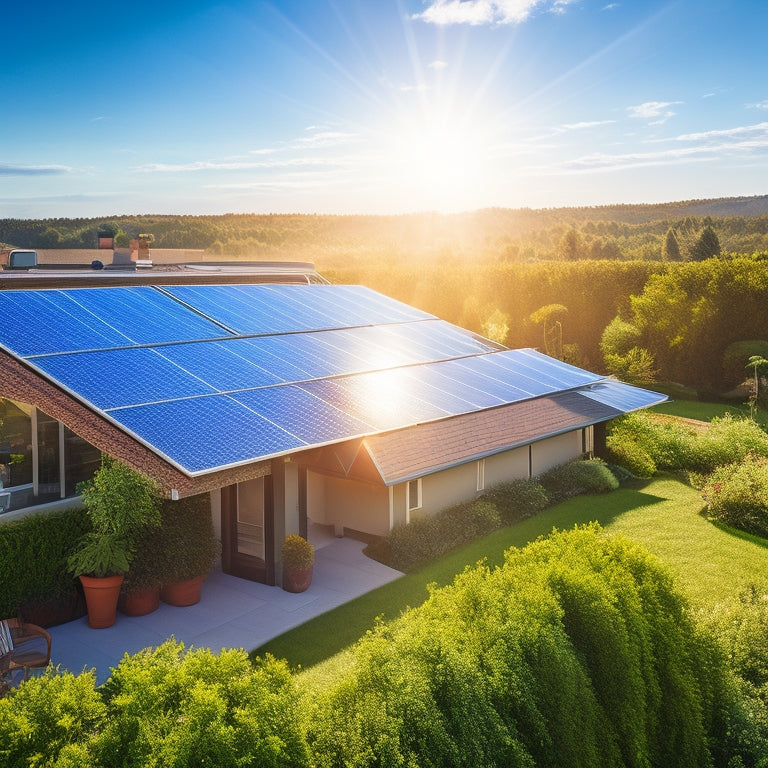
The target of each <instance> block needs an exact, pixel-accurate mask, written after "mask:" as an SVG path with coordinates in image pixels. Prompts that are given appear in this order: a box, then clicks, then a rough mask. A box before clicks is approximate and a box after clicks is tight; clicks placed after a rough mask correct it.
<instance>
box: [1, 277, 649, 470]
mask: <svg viewBox="0 0 768 768" xmlns="http://www.w3.org/2000/svg"><path fill="white" fill-rule="evenodd" d="M0 316H2V317H3V318H5V319H6V320H5V322H4V323H2V324H1V327H0V346H2V347H3V348H4V349H5V350H6V351H8V352H10V353H11V354H14V355H16V356H18V357H20V358H22V359H24V360H25V361H26V363H27V364H28V365H30V366H33V367H34V368H36V369H37V370H38V371H39V372H40V373H42V374H43V375H44V376H46V377H47V378H48V379H50V380H51V381H53V382H55V383H56V384H58V385H59V386H61V387H63V388H64V389H66V390H67V391H69V392H70V393H72V394H73V395H75V396H76V397H78V398H79V399H81V400H82V401H84V402H85V403H86V404H88V405H89V406H90V407H92V408H93V409H95V410H97V411H99V412H101V413H103V414H104V415H106V416H107V417H108V418H109V419H111V420H112V421H114V422H116V423H117V424H118V425H120V426H121V427H122V428H124V429H126V430H127V431H128V432H130V433H131V434H133V435H134V436H135V437H137V438H138V439H139V440H141V441H142V442H143V443H145V444H146V445H148V446H149V447H150V448H152V449H153V450H155V451H157V452H159V453H160V454H161V455H163V456H164V457H165V458H166V459H168V460H169V461H171V462H172V463H173V464H175V465H176V466H178V467H179V468H180V469H182V470H183V471H184V472H186V473H188V474H190V475H196V474H201V473H205V472H210V471H214V470H216V469H221V468H224V467H230V466H235V465H238V464H242V463H247V462H251V461H255V460H257V459H261V458H268V457H271V456H277V455H281V454H285V453H289V452H292V451H295V450H297V449H301V448H305V447H309V446H318V445H324V444H328V443H333V442H338V441H342V440H347V439H351V438H354V437H361V436H364V435H369V434H373V433H377V432H381V431H384V430H390V429H396V428H401V427H404V426H410V425H413V424H418V423H422V422H427V421H433V420H437V419H443V418H447V417H450V416H456V415H460V414H464V413H470V412H472V411H476V410H482V409H485V408H492V407H496V406H500V405H505V404H509V403H514V402H519V401H521V400H525V399H530V398H533V397H540V396H546V395H550V394H553V393H557V392H562V391H566V390H571V389H576V388H584V387H590V386H592V385H598V384H599V383H600V382H601V381H602V377H601V376H598V375H596V374H592V373H589V372H587V371H584V370H582V369H579V368H576V367H574V366H571V365H568V364H566V363H563V362H561V361H559V360H553V359H552V358H549V357H547V356H545V355H542V354H540V353H538V352H535V351H534V350H505V349H501V348H499V347H498V346H497V345H495V344H493V343H492V342H489V341H488V340H485V339H481V338H479V337H477V336H475V335H473V334H471V333H469V332H467V331H464V330H461V329H459V328H456V327H455V326H452V325H450V324H449V323H446V322H443V321H441V320H438V319H437V318H435V317H434V316H432V315H429V314H427V313H425V312H421V311H420V310H417V309H414V308H413V307H409V306H407V305H404V304H402V303H400V302H397V301H394V300H392V299H389V298H387V297H385V296H382V295H381V294H378V293H375V292H374V291H371V290H369V289H366V288H362V287H359V286H331V285H311V286H310V285H306V286H305V285H274V284H268V285H264V284H248V285H195V286H193V285H180V286H165V287H158V286H132V287H106V288H73V289H67V290H49V289H46V290H25V291H4V292H0ZM599 386H601V387H605V386H607V389H603V390H601V389H598V388H595V389H594V390H592V391H593V392H595V393H596V394H595V395H594V397H596V398H597V397H598V396H599V397H601V398H605V399H606V400H601V402H602V401H610V403H611V405H615V404H617V403H618V405H616V407H618V408H619V409H620V410H622V409H623V410H631V409H633V408H634V407H643V405H637V403H638V402H642V403H645V400H647V399H648V397H647V396H644V395H638V394H637V393H638V392H644V391H643V390H636V389H635V388H632V387H629V388H627V387H626V385H623V386H624V389H621V388H616V387H614V386H612V385H610V386H609V385H604V384H599ZM647 395H652V396H654V397H655V398H656V400H655V402H658V401H659V400H661V399H663V396H658V395H656V394H655V393H647ZM644 397H645V400H644V399H643V398H644ZM622 403H623V404H624V405H628V406H630V407H624V408H622Z"/></svg>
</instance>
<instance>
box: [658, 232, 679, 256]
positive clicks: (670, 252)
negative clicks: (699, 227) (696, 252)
mask: <svg viewBox="0 0 768 768" xmlns="http://www.w3.org/2000/svg"><path fill="white" fill-rule="evenodd" d="M661 258H662V260H663V261H680V259H681V256H680V243H678V242H677V235H675V230H674V229H672V227H670V228H669V229H668V230H667V234H666V236H665V237H664V245H663V246H662V249H661Z"/></svg>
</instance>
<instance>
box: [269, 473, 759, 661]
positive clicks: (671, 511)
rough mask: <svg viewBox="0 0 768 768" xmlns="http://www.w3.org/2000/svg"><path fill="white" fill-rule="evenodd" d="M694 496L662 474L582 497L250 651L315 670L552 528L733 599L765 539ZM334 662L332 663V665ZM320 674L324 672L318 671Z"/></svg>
mask: <svg viewBox="0 0 768 768" xmlns="http://www.w3.org/2000/svg"><path fill="white" fill-rule="evenodd" d="M702 508H703V502H702V500H701V497H700V496H699V494H698V493H697V492H696V491H695V490H693V489H692V488H690V487H689V486H687V485H685V484H684V483H682V482H680V481H678V480H676V479H674V478H672V477H664V476H659V477H657V478H654V479H653V480H650V481H648V482H645V483H641V482H636V483H634V484H633V485H632V486H631V487H630V486H627V487H622V488H620V489H619V490H618V491H614V492H613V493H610V494H605V495H599V496H579V497H577V498H575V499H570V500H569V501H566V502H564V503H562V504H559V505H557V506H555V507H551V508H550V509H547V510H545V511H544V512H542V513H541V514H539V515H537V516H536V517H533V518H530V519H528V520H524V521H522V522H520V523H518V524H516V525H513V526H509V527H507V528H503V529H501V530H499V531H495V532H494V533H492V534H490V535H489V536H485V537H484V538H482V539H478V540H477V541H474V542H472V543H471V544H468V545H467V546H465V547H462V548H461V549H458V550H456V551H454V552H451V553H450V554H448V555H446V556H445V557H442V558H440V559H439V560H438V561H436V562H433V563H430V564H429V565H427V566H425V567H423V568H421V569H420V570H418V571H415V572H413V573H410V574H407V575H405V576H403V577H402V578H400V579H398V580H396V581H394V582H391V583H389V584H387V585H385V586H383V587H380V588H379V589H377V590H374V591H373V592H369V593H368V594H366V595H363V596H362V597H359V598H357V599H356V600H353V601H351V602H349V603H346V604H344V605H342V606H340V607H338V608H336V609H335V610H333V611H330V612H328V613H326V614H323V615H322V616H318V617H317V618H315V619H313V620H311V621H309V622H307V623H305V624H302V625H301V626H299V627H297V628H295V629H293V630H291V631H290V632H287V633H285V634H283V635H281V636H280V637H277V638H275V639H273V640H271V641H270V642H268V643H266V644H265V645H263V646H261V647H260V648H258V649H256V650H255V651H254V654H255V655H262V654H264V653H267V652H268V653H271V654H273V655H274V656H277V657H278V658H285V659H287V660H288V662H289V664H290V665H291V666H292V667H297V666H301V667H302V668H305V669H306V668H308V667H313V666H314V665H319V664H320V663H321V662H323V661H325V660H326V659H331V658H332V657H336V663H338V660H339V659H343V658H344V656H343V655H342V656H339V657H337V654H343V652H344V650H345V649H346V648H347V647H348V646H350V645H352V644H353V643H354V642H355V641H356V640H358V639H359V638H360V637H362V636H363V635H364V634H365V632H366V631H367V630H368V629H370V628H371V627H373V626H374V624H375V622H376V619H377V618H378V617H381V618H382V619H384V620H388V619H393V618H395V617H397V616H398V615H399V614H400V613H401V612H402V611H404V610H406V609H407V608H408V607H409V606H410V607H415V606H417V605H420V604H421V603H422V602H424V600H426V598H427V597H428V588H427V586H428V585H429V584H431V583H434V584H437V585H438V586H440V585H444V584H448V583H450V582H452V581H453V579H454V577H455V576H456V574H458V573H460V572H461V571H462V570H464V568H465V567H467V566H471V565H474V564H475V563H477V562H478V561H479V560H482V559H486V560H487V562H488V563H489V564H490V565H499V564H501V563H502V562H503V558H504V551H505V550H507V549H508V548H509V547H513V546H514V547H522V546H525V545H526V544H527V543H528V542H530V541H532V540H534V539H536V538H537V537H539V536H542V535H546V534H549V533H550V532H551V531H552V529H553V528H557V529H569V528H573V526H574V525H582V524H584V523H588V522H591V521H593V520H596V521H597V522H599V523H600V524H601V525H602V526H603V527H604V528H605V529H606V531H607V532H609V533H622V534H625V535H626V536H628V537H629V538H631V539H633V540H634V541H637V542H639V543H640V544H642V545H644V546H645V547H646V548H647V549H649V550H650V551H651V552H652V553H653V554H655V555H656V556H657V557H659V558H660V559H661V560H662V561H663V562H664V563H666V564H667V566H668V567H669V568H670V570H671V571H672V573H673V575H674V577H675V579H676V582H677V584H678V587H679V589H680V590H681V591H682V592H683V593H684V594H685V595H686V596H687V597H688V599H689V601H690V602H691V605H692V607H693V608H708V607H711V606H713V605H716V604H718V603H722V602H726V601H728V600H731V599H733V598H734V597H735V596H736V595H737V594H738V593H739V591H740V590H741V589H742V588H743V587H745V586H746V585H747V584H749V583H751V582H755V581H758V580H760V579H764V578H765V574H768V542H767V541H764V540H761V539H757V538H754V537H745V536H743V535H741V534H739V533H737V532H735V531H731V530H729V529H725V528H722V527H718V526H715V525H713V524H712V523H710V522H709V521H708V520H706V519H705V518H704V517H703V516H702V515H701V514H700V512H701V510H702ZM333 663H334V662H331V664H333ZM318 674H322V673H321V672H320V670H318Z"/></svg>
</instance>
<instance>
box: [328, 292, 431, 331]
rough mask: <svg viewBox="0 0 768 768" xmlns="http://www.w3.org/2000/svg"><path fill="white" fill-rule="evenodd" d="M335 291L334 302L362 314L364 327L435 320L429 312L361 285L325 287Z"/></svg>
mask: <svg viewBox="0 0 768 768" xmlns="http://www.w3.org/2000/svg"><path fill="white" fill-rule="evenodd" d="M325 287H330V288H332V289H333V292H334V295H333V300H334V301H335V302H337V303H338V304H340V305H341V304H343V303H346V305H347V306H349V307H351V308H354V309H355V311H357V312H358V313H360V315H361V317H362V318H363V320H364V322H363V323H362V324H363V325H377V324H380V323H400V322H411V321H416V320H427V319H429V318H434V315H430V314H429V313H427V312H422V311H421V310H420V309H416V308H415V307H411V306H409V305H408V304H403V303H402V302H400V301H396V300H395V299H391V298H390V297H389V296H385V295H384V294H381V293H377V292H376V291H372V290H371V289H370V288H365V287H364V286H360V285H334V286H325Z"/></svg>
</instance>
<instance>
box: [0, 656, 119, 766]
mask: <svg viewBox="0 0 768 768" xmlns="http://www.w3.org/2000/svg"><path fill="white" fill-rule="evenodd" d="M104 713H105V707H104V703H103V702H102V700H101V697H100V696H99V694H98V693H97V692H96V680H95V676H94V675H93V673H92V672H89V673H84V674H82V675H78V676H77V677H75V676H74V675H72V674H70V673H66V674H59V673H58V672H55V671H54V670H53V669H51V668H49V669H48V670H47V671H46V672H45V673H44V674H43V675H41V676H35V677H31V678H30V679H29V680H27V681H26V682H24V683H22V685H21V686H19V687H18V688H15V689H12V690H11V691H10V693H8V694H7V695H6V697H5V698H3V699H0V764H2V765H4V766H7V768H15V767H16V766H18V768H21V767H22V766H25V767H26V766H31V765H40V766H43V765H57V766H59V765H63V764H64V763H63V760H62V761H59V760H58V758H60V756H61V753H62V752H64V753H69V754H70V757H71V756H72V755H73V754H74V753H75V752H76V751H77V750H76V749H75V747H76V745H78V744H80V745H82V744H84V743H85V742H87V741H88V739H89V738H90V735H91V732H92V731H93V729H94V728H96V727H97V726H98V725H99V724H100V723H101V721H102V719H103V717H104ZM71 764H72V765H78V762H73V763H71ZM79 764H80V765H92V764H93V763H92V761H91V760H89V759H86V760H84V761H82V762H80V763H79Z"/></svg>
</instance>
